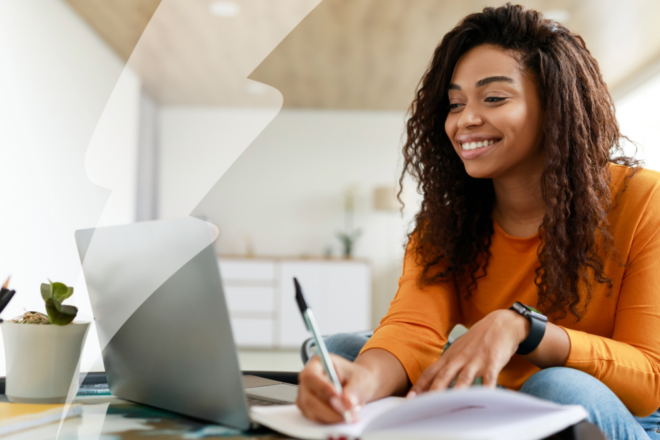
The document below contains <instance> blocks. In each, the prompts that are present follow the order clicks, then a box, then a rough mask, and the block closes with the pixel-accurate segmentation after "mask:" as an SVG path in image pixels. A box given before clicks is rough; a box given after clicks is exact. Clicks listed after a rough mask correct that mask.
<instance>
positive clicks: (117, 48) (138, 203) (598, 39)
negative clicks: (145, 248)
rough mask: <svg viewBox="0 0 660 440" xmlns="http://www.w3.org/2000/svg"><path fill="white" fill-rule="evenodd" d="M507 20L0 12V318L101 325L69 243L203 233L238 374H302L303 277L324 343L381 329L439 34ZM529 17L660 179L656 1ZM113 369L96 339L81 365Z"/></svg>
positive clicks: (30, 7)
mask: <svg viewBox="0 0 660 440" xmlns="http://www.w3.org/2000/svg"><path fill="white" fill-rule="evenodd" d="M502 3H503V2H491V1H474V0H322V1H320V0H276V1H273V0H233V1H228V0H227V1H225V0H215V1H214V0H3V1H2V2H0V56H1V57H2V62H1V63H0V96H2V99H0V146H1V147H0V164H2V184H1V185H0V200H1V201H2V202H1V203H2V205H0V209H1V212H0V277H2V278H3V280H4V278H6V277H7V276H9V275H11V277H12V278H11V287H12V288H15V289H16V290H17V291H18V293H17V296H16V297H15V299H14V300H13V302H12V303H11V304H10V306H9V307H8V308H7V310H6V311H5V312H4V313H3V317H4V318H5V319H7V318H12V317H14V316H16V315H19V314H21V313H23V312H24V311H25V310H42V308H43V302H42V301H41V298H40V296H39V293H38V292H39V290H38V289H39V284H40V283H42V282H46V279H47V278H50V279H52V280H53V281H61V282H65V283H67V284H69V285H74V286H75V288H76V294H75V295H74V296H73V297H72V298H71V302H72V303H73V304H75V305H77V306H79V307H80V310H81V313H80V315H79V316H80V319H87V320H91V319H92V313H91V308H90V306H89V300H88V298H87V294H86V288H85V283H84V280H83V278H82V275H81V270H80V262H79V258H78V254H77V251H76V246H75V241H74V238H73V232H74V231H75V230H77V229H81V228H90V227H95V226H99V225H101V226H107V225H117V224H126V223H132V222H136V221H146V220H154V219H163V218H175V217H182V216H188V215H194V216H198V217H202V218H205V219H206V220H208V221H210V222H212V223H214V224H215V225H217V226H218V228H219V230H220V235H219V238H218V240H217V242H216V249H217V253H218V258H219V264H220V270H221V272H222V274H223V278H224V282H225V288H226V294H227V298H228V301H229V306H230V309H231V314H232V324H233V326H234V327H233V328H234V333H235V338H236V340H237V343H238V344H239V348H240V360H241V364H242V366H243V368H245V369H270V370H273V369H282V370H296V369H300V368H301V367H302V364H301V363H300V360H299V356H298V347H299V345H300V342H302V340H303V339H304V338H306V333H305V331H304V328H303V327H302V321H301V320H300V318H299V316H298V315H297V312H296V311H295V308H293V297H292V292H293V291H292V286H290V276H291V275H297V276H299V277H301V279H302V281H303V286H306V290H307V293H308V295H309V296H310V297H311V301H312V305H313V306H315V307H317V308H319V309H322V310H323V312H320V311H319V312H316V310H315V312H316V313H317V315H321V316H319V321H320V325H321V328H322V329H323V330H324V332H325V333H334V332H337V331H359V330H368V329H372V328H374V327H375V326H377V324H378V322H379V320H380V319H381V318H382V316H383V315H384V314H385V313H386V311H387V308H388V306H389V302H390V301H391V299H392V298H393V297H394V294H395V293H396V289H397V279H398V277H399V275H400V273H401V269H402V264H401V263H402V257H403V246H404V244H405V240H406V233H407V232H408V231H409V230H410V226H411V223H410V222H411V220H412V219H413V217H414V215H415V212H416V209H417V207H418V206H419V201H420V195H419V194H417V193H416V191H415V188H414V184H412V183H411V182H408V181H407V183H406V182H404V187H403V191H402V194H401V198H402V200H403V201H404V202H405V208H403V209H401V206H400V205H399V204H398V202H397V201H396V199H395V193H396V192H397V191H398V190H399V186H398V177H399V173H400V168H401V157H400V148H401V146H402V143H403V141H404V139H405V134H404V124H405V120H406V110H407V109H408V106H409V105H410V103H411V101H412V99H413V96H414V93H415V89H416V86H417V84H418V81H419V80H420V78H421V76H422V74H423V73H424V71H425V69H426V67H427V64H428V62H429V61H430V57H431V55H432V53H433V50H434V48H435V47H436V45H437V44H438V43H439V41H440V39H441V38H442V36H443V35H444V34H445V33H446V32H447V31H449V30H450V29H451V28H452V27H453V26H454V25H455V24H457V22H458V21H459V20H460V19H461V18H462V17H464V16H465V15H467V14H469V13H472V12H477V11H479V10H481V9H482V8H483V7H484V6H498V5H500V4H502ZM521 3H522V4H525V5H527V6H529V7H531V8H534V9H537V10H540V11H542V12H544V13H545V14H546V16H547V17H549V18H552V19H555V20H557V21H559V22H561V23H563V24H565V25H566V26H568V27H569V28H570V29H572V30H573V31H575V32H577V33H579V34H580V35H582V37H583V38H584V40H585V42H586V44H587V47H588V48H589V49H590V51H591V52H592V54H593V55H594V56H595V58H596V59H597V60H598V62H599V64H600V67H601V70H602V73H603V76H604V78H605V80H606V82H607V84H608V86H609V88H610V92H611V93H612V95H613V97H614V99H615V101H616V106H617V116H618V118H619V122H620V125H621V129H622V131H623V133H624V134H625V135H627V136H628V137H629V138H630V139H631V140H633V141H634V142H636V143H637V144H638V147H639V149H638V154H637V155H638V157H640V158H642V159H644V160H645V161H646V165H647V167H648V168H651V169H656V170H660V152H659V151H658V147H657V144H658V139H659V138H660V115H659V113H658V111H657V109H656V103H657V102H660V27H658V26H657V23H656V19H655V18H656V17H658V16H660V3H659V2H657V1H654V0H628V1H626V2H620V1H615V0H579V1H570V0H537V1H524V2H521ZM629 147H630V148H633V146H632V145H630V146H629ZM147 263H148V262H146V263H145V264H147ZM0 346H1V341H0ZM0 348H1V347H0ZM0 353H2V350H0ZM99 355H100V349H99V345H98V341H97V339H96V335H95V333H94V332H93V331H92V332H91V333H90V335H89V336H88V340H87V345H86V348H85V355H84V360H83V369H84V370H85V369H86V370H91V371H99V370H101V369H102V368H103V364H102V361H101V359H100V356H99ZM2 356H3V355H0V361H1V362H0V375H4V371H5V370H4V368H5V366H4V358H2Z"/></svg>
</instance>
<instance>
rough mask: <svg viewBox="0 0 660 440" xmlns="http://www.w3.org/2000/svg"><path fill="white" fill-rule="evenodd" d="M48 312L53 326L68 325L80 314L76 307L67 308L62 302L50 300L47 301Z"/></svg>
mask: <svg viewBox="0 0 660 440" xmlns="http://www.w3.org/2000/svg"><path fill="white" fill-rule="evenodd" d="M46 312H48V320H49V321H50V323H51V324H54V325H67V324H70V323H71V321H73V320H74V318H75V317H76V315H77V314H78V308H77V307H75V306H65V305H63V304H62V303H61V302H58V301H56V300H54V299H53V298H49V299H48V300H47V301H46Z"/></svg>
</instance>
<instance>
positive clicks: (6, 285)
mask: <svg viewBox="0 0 660 440" xmlns="http://www.w3.org/2000/svg"><path fill="white" fill-rule="evenodd" d="M10 278H11V275H10V276H8V277H7V281H5V284H3V285H2V288H3V289H7V288H8V287H9V279H10Z"/></svg>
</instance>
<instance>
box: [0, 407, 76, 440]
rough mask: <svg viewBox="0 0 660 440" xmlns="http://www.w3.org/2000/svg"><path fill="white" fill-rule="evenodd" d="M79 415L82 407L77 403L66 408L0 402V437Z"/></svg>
mask: <svg viewBox="0 0 660 440" xmlns="http://www.w3.org/2000/svg"><path fill="white" fill-rule="evenodd" d="M80 414H82V406H81V405H80V404H78V403H74V404H72V405H69V406H67V405H64V404H56V405H50V404H39V403H9V402H0V436H2V435H5V434H9V433H10V432H14V431H21V430H23V429H28V428H34V427H35V426H39V425H45V424H47V423H53V422H59V421H60V420H62V419H65V418H68V417H74V416H79V415H80Z"/></svg>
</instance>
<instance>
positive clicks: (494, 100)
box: [486, 96, 506, 103]
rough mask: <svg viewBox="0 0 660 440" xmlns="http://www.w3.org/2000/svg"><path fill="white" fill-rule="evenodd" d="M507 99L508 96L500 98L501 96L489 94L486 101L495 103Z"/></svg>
mask: <svg viewBox="0 0 660 440" xmlns="http://www.w3.org/2000/svg"><path fill="white" fill-rule="evenodd" d="M505 99H506V98H500V97H497V96H489V97H488V98H486V102H491V103H495V102H500V101H504V100H505Z"/></svg>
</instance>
